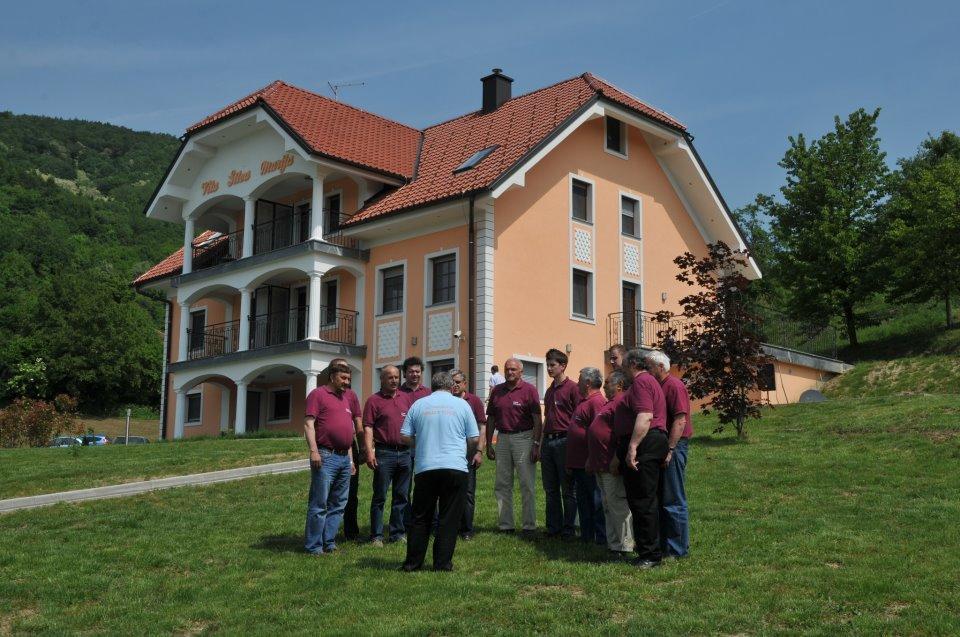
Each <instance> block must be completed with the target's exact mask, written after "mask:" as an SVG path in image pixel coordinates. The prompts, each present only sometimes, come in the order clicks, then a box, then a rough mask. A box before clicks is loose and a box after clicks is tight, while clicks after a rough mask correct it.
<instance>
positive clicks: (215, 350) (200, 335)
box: [187, 321, 240, 360]
mask: <svg viewBox="0 0 960 637" xmlns="http://www.w3.org/2000/svg"><path fill="white" fill-rule="evenodd" d="M239 336H240V321H228V322H226V323H215V324H213V325H207V326H206V327H204V328H203V331H195V330H192V329H190V328H187V343H188V344H189V346H188V348H187V358H188V359H189V360H196V359H198V358H208V357H210V356H220V355H221V354H229V353H230V352H235V351H237V345H238V343H239Z"/></svg>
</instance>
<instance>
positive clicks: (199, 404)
mask: <svg viewBox="0 0 960 637" xmlns="http://www.w3.org/2000/svg"><path fill="white" fill-rule="evenodd" d="M202 414H203V394H202V393H201V392H199V391H196V392H194V393H192V394H187V422H191V423H198V422H200V417H201V415H202Z"/></svg>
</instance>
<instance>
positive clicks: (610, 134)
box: [605, 117, 627, 157]
mask: <svg viewBox="0 0 960 637" xmlns="http://www.w3.org/2000/svg"><path fill="white" fill-rule="evenodd" d="M606 122H607V125H606V132H607V134H606V142H605V143H606V149H607V152H610V153H613V154H615V155H620V156H622V157H626V156H627V127H626V126H625V125H624V123H623V122H621V121H620V120H619V119H614V118H612V117H607V118H606Z"/></svg>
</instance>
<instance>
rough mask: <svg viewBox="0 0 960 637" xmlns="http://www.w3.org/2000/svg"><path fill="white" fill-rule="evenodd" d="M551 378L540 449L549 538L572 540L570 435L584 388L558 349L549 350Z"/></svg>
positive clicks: (574, 512)
mask: <svg viewBox="0 0 960 637" xmlns="http://www.w3.org/2000/svg"><path fill="white" fill-rule="evenodd" d="M546 361H547V375H548V376H550V378H552V379H553V382H552V383H551V384H550V386H549V387H548V388H547V392H546V394H544V396H543V406H544V412H545V414H544V421H543V438H542V439H541V440H540V441H539V443H538V441H537V440H534V441H533V444H534V446H535V447H537V446H538V445H539V451H540V472H541V476H542V477H543V492H544V495H545V496H546V499H547V506H546V509H547V510H546V513H547V537H558V536H559V537H562V538H563V539H572V538H573V536H574V533H575V532H576V527H575V526H574V522H575V521H576V519H577V499H576V497H575V496H574V488H573V476H572V475H568V474H567V431H568V430H569V428H570V421H571V420H572V419H573V410H574V409H576V408H577V405H578V404H579V403H580V388H579V387H578V386H577V383H576V381H574V380H572V379H570V378H568V377H567V364H568V363H569V360H568V359H567V355H566V354H564V353H563V352H561V351H560V350H558V349H550V350H547V354H546Z"/></svg>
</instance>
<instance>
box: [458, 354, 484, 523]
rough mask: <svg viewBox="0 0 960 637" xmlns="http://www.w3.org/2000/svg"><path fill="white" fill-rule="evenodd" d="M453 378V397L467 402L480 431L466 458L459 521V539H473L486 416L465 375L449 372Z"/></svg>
mask: <svg viewBox="0 0 960 637" xmlns="http://www.w3.org/2000/svg"><path fill="white" fill-rule="evenodd" d="M450 375H451V376H452V377H453V391H452V393H453V395H454V396H459V397H460V398H463V399H464V400H465V401H467V404H468V405H470V409H471V410H472V411H473V417H474V418H476V419H477V428H478V429H479V430H480V441H479V443H478V445H477V451H476V453H474V454H473V456H471V457H469V458H467V471H468V472H469V474H468V478H467V503H466V506H464V508H463V518H462V519H461V521H460V539H462V540H472V539H473V533H474V530H473V513H474V509H475V507H476V499H477V469H479V468H480V465H481V464H483V454H484V451H485V450H486V446H487V414H486V411H485V410H484V407H483V401H482V400H480V398H479V397H478V396H475V395H474V394H471V393H470V392H468V391H467V375H466V374H464V373H463V371H461V370H459V369H453V370H450Z"/></svg>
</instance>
